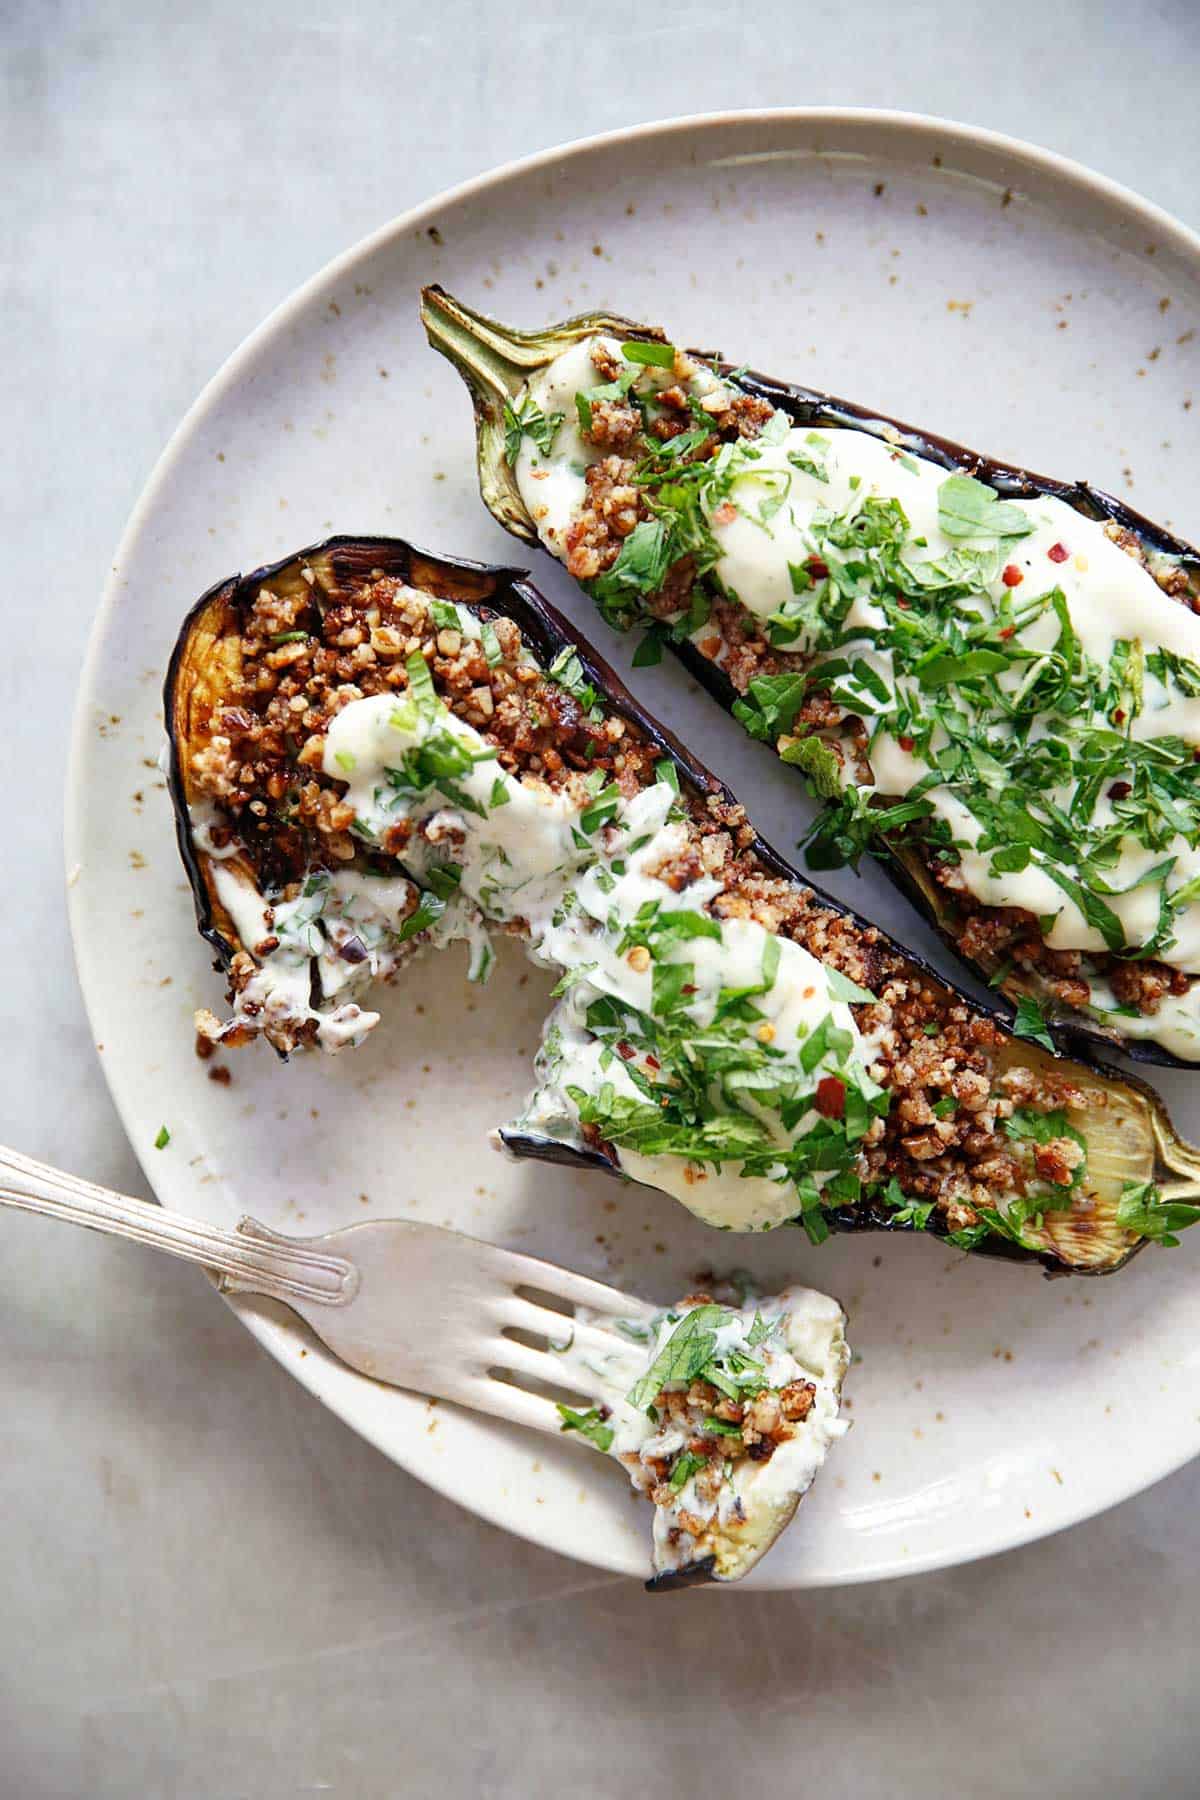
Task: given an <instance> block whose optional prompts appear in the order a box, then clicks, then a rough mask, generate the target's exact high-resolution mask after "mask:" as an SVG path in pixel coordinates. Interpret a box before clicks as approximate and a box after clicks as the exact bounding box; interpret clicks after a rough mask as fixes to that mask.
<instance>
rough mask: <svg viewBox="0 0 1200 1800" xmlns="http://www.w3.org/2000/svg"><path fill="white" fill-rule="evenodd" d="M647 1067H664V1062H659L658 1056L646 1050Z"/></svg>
mask: <svg viewBox="0 0 1200 1800" xmlns="http://www.w3.org/2000/svg"><path fill="white" fill-rule="evenodd" d="M646 1067H647V1068H648V1069H661V1068H662V1064H661V1063H660V1062H659V1060H658V1058H657V1056H655V1055H653V1054H652V1053H651V1052H650V1051H649V1050H647V1052H646Z"/></svg>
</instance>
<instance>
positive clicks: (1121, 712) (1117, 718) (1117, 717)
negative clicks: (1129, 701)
mask: <svg viewBox="0 0 1200 1800" xmlns="http://www.w3.org/2000/svg"><path fill="white" fill-rule="evenodd" d="M1124 723H1125V708H1124V707H1123V706H1118V707H1117V708H1116V709H1115V710H1114V712H1113V724H1114V725H1123V724H1124Z"/></svg>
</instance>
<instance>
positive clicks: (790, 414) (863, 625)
mask: <svg viewBox="0 0 1200 1800" xmlns="http://www.w3.org/2000/svg"><path fill="white" fill-rule="evenodd" d="M424 317H425V322H426V326H427V329H428V332H429V336H430V339H431V341H432V343H433V344H434V345H435V347H436V348H438V349H439V350H441V351H443V353H444V354H445V355H446V356H448V357H449V358H450V360H451V361H452V362H453V363H454V365H455V367H456V368H457V369H458V370H459V372H460V373H461V374H462V375H463V377H464V378H465V380H466V382H467V384H468V386H469V388H470V390H471V393H472V396H473V399H474V402H475V410H476V415H477V420H478V448H479V472H480V481H481V486H482V490H483V496H484V499H485V501H486V502H487V504H488V506H489V508H490V509H491V511H492V512H493V514H494V515H495V517H496V518H497V519H498V520H499V522H500V523H501V524H502V525H504V526H505V527H506V528H507V529H508V530H510V531H512V532H513V533H514V534H515V535H516V536H518V537H520V538H522V539H524V540H525V541H527V542H531V543H536V542H539V541H540V542H541V543H542V544H544V545H545V547H546V548H547V549H549V550H550V551H551V552H552V553H553V554H554V555H555V556H557V557H559V558H560V559H561V560H562V561H564V562H565V563H566V565H567V567H568V569H569V570H570V572H571V573H572V574H573V575H574V576H576V578H577V579H579V580H580V581H581V582H582V584H583V585H584V587H585V588H586V589H587V590H588V591H589V592H590V594H591V595H592V596H593V597H594V599H595V600H596V603H597V605H598V606H599V608H600V610H601V612H602V613H603V615H604V617H605V618H606V619H607V620H608V621H609V623H610V624H613V625H615V626H617V627H618V628H624V627H627V626H629V625H632V624H634V623H641V624H644V625H648V626H649V627H650V637H649V639H648V641H647V648H646V651H645V652H643V653H642V654H646V655H654V654H655V653H656V652H657V646H658V644H659V643H660V642H662V641H665V642H666V643H667V644H669V645H670V646H671V647H672V648H673V649H674V650H675V651H676V652H677V653H678V654H679V655H680V656H681V657H682V659H683V660H684V662H685V663H686V664H687V666H688V667H689V668H690V669H691V671H692V672H693V673H694V674H695V675H696V676H697V678H698V679H699V680H700V681H701V682H702V683H703V685H704V686H706V687H707V688H708V689H709V691H710V692H712V693H713V694H714V695H715V696H716V697H717V698H718V699H719V700H720V701H721V702H722V704H724V705H726V706H728V707H730V708H731V709H732V711H733V713H734V716H735V717H737V718H738V719H739V720H740V721H741V723H742V724H743V725H744V727H745V729H746V730H747V731H748V732H749V733H750V734H751V735H752V736H753V737H755V738H759V739H761V740H763V741H764V742H765V743H767V744H770V745H773V746H774V747H775V748H776V750H777V751H778V753H779V755H780V756H781V757H782V758H783V760H784V761H785V762H788V763H792V764H794V765H796V766H797V767H798V768H799V769H800V770H801V771H802V772H803V773H804V774H805V776H806V777H807V780H808V784H809V788H810V791H811V792H814V793H815V794H817V795H818V796H819V797H821V798H822V799H823V800H824V801H825V802H826V806H825V810H824V812H823V815H822V816H820V817H819V818H818V820H817V823H816V825H815V827H814V829H813V831H812V833H811V834H810V837H809V839H808V842H807V852H808V861H809V864H810V866H812V867H815V868H821V867H831V866H834V865H835V864H837V863H840V862H845V861H853V860H856V859H857V857H858V856H859V855H860V854H861V852H862V851H863V850H866V849H870V850H874V851H876V852H877V853H879V854H880V855H881V857H882V859H883V860H884V862H885V866H886V867H888V868H889V870H890V872H891V873H892V875H893V877H894V879H896V880H897V881H898V882H899V884H900V885H901V887H902V888H903V889H904V891H905V892H906V893H907V894H908V895H909V897H910V898H911V899H913V900H914V901H915V902H916V904H917V905H918V906H919V908H920V910H921V911H922V913H923V914H924V915H925V916H926V917H927V918H930V919H931V920H932V921H933V922H934V923H935V924H936V926H937V927H938V929H939V930H940V931H941V933H942V935H943V936H944V937H945V939H946V941H947V942H948V943H949V944H950V945H951V947H952V948H953V949H954V951H955V952H956V953H957V954H958V955H959V956H961V957H962V958H963V959H964V960H965V961H966V962H968V963H969V964H970V965H971V966H972V967H973V968H974V969H975V970H976V971H978V972H980V973H982V974H983V976H984V977H985V978H986V979H987V980H988V981H989V982H990V983H991V984H992V986H993V987H995V988H997V989H998V990H999V991H1000V992H1001V994H1002V995H1003V996H1004V997H1005V999H1006V1000H1007V1001H1008V1002H1009V1003H1010V1005H1012V1006H1013V1007H1014V1008H1016V1009H1018V1028H1019V1029H1024V1030H1027V1031H1029V1032H1033V1033H1037V1034H1038V1035H1040V1036H1044V1035H1045V1034H1046V1031H1047V1029H1049V1031H1050V1033H1051V1034H1052V1035H1053V1036H1054V1037H1056V1038H1057V1039H1059V1041H1066V1042H1069V1041H1070V1040H1071V1039H1081V1038H1083V1039H1086V1038H1091V1039H1092V1040H1093V1041H1097V1040H1106V1041H1108V1042H1109V1043H1115V1044H1119V1045H1120V1046H1121V1047H1122V1048H1124V1049H1126V1050H1127V1051H1128V1052H1129V1054H1131V1055H1132V1056H1135V1057H1138V1058H1141V1059H1143V1060H1146V1061H1152V1062H1158V1063H1161V1064H1169V1065H1173V1066H1188V1065H1192V1064H1194V1063H1195V1062H1196V1061H1197V1060H1200V619H1198V618H1197V617H1196V611H1197V609H1200V557H1198V556H1197V552H1196V551H1195V550H1193V549H1191V548H1190V547H1189V546H1188V545H1186V544H1184V543H1182V542H1180V541H1179V540H1178V539H1175V538H1173V537H1171V536H1169V535H1168V534H1167V533H1166V532H1164V531H1162V530H1161V529H1160V528H1158V527H1157V526H1155V525H1152V524H1151V523H1150V522H1149V521H1148V520H1146V519H1143V518H1141V517H1140V516H1139V515H1137V514H1135V513H1133V512H1131V511H1130V510H1129V509H1128V508H1127V507H1125V506H1124V505H1122V504H1121V503H1120V502H1119V501H1116V500H1114V499H1112V498H1110V497H1109V496H1107V495H1105V494H1102V493H1099V492H1097V491H1096V490H1094V489H1091V488H1088V487H1085V486H1080V485H1075V486H1065V485H1063V484H1061V483H1058V482H1053V481H1047V480H1043V479H1041V478H1039V477H1037V476H1033V475H1030V474H1029V473H1028V472H1027V471H1025V470H1023V469H1017V468H1012V467H1009V466H1005V465H1002V464H998V463H992V462H987V461H985V460H984V459H982V458H981V457H979V456H977V455H976V454H975V453H974V452H972V451H968V450H964V449H962V448H960V447H959V446H957V445H954V444H950V443H947V442H945V441H944V440H941V439H938V438H933V437H930V436H928V435H926V434H924V433H919V432H915V431H913V430H911V429H910V428H908V427H907V426H902V425H898V424H896V423H894V422H892V421H889V420H884V419H880V418H879V417H878V416H876V415H874V414H871V413H868V412H866V411H865V410H864V409H862V408H860V407H857V406H852V405H849V404H847V403H845V402H843V401H840V400H832V399H829V398H827V397H826V396H824V395H821V394H817V393H813V392H811V391H810V390H808V389H805V388H793V387H787V386H784V385H783V384H781V383H779V382H775V381H770V380H767V379H765V378H763V377H761V376H757V375H753V374H748V373H746V372H745V371H744V370H732V369H731V368H730V367H729V366H728V365H727V364H725V363H722V362H720V361H719V360H714V359H711V358H707V359H702V358H700V357H699V355H698V354H692V353H685V352H680V351H677V350H676V349H675V348H674V347H673V346H672V345H670V344H667V343H665V342H664V341H663V337H662V334H661V332H659V331H657V330H651V329H648V328H646V327H644V326H635V325H631V324H630V323H629V322H628V321H625V320H622V319H619V318H611V317H608V316H607V315H599V314H597V315H592V316H590V317H586V318H580V319H575V320H572V321H570V322H569V323H567V324H564V325H560V326H554V327H551V328H549V329H548V330H546V331H543V332H535V333H523V332H516V331H509V330H507V329H506V328H504V327H502V326H498V325H496V324H495V323H494V322H493V321H491V320H488V319H485V318H483V317H481V316H480V315H479V314H476V313H473V312H471V310H470V309H469V308H467V307H465V306H462V305H461V304H460V303H459V302H457V301H455V300H453V299H452V298H451V297H450V296H449V295H446V294H444V293H442V292H441V291H440V290H438V289H429V290H427V291H426V293H425V296H424Z"/></svg>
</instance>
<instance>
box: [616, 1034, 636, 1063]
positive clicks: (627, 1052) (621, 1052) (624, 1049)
mask: <svg viewBox="0 0 1200 1800" xmlns="http://www.w3.org/2000/svg"><path fill="white" fill-rule="evenodd" d="M617 1055H618V1056H619V1057H620V1058H621V1059H622V1061H623V1062H632V1061H633V1059H634V1057H635V1056H636V1055H637V1051H636V1050H635V1049H634V1047H633V1045H632V1044H627V1043H625V1041H624V1040H623V1039H622V1041H621V1042H620V1043H619V1044H618V1045H617Z"/></svg>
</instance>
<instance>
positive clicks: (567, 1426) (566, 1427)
mask: <svg viewBox="0 0 1200 1800" xmlns="http://www.w3.org/2000/svg"><path fill="white" fill-rule="evenodd" d="M555 1404H556V1405H557V1406H558V1412H559V1416H560V1418H561V1419H562V1429H563V1431H577V1432H578V1433H579V1435H580V1437H585V1438H587V1440H588V1442H589V1443H591V1444H595V1446H596V1448H597V1450H611V1449H612V1441H613V1437H614V1436H615V1433H614V1431H613V1428H612V1426H611V1425H606V1424H605V1423H604V1420H603V1419H602V1418H601V1416H600V1408H599V1407H598V1406H590V1407H589V1408H588V1410H587V1411H586V1412H575V1411H574V1410H573V1409H572V1408H571V1407H569V1406H563V1405H562V1403H561V1402H556V1403H555Z"/></svg>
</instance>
